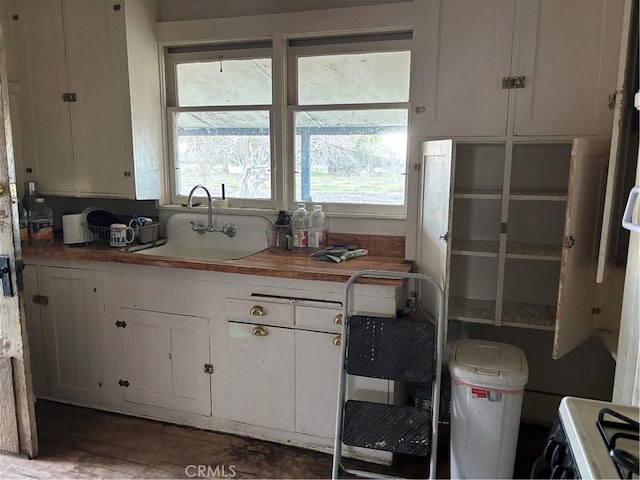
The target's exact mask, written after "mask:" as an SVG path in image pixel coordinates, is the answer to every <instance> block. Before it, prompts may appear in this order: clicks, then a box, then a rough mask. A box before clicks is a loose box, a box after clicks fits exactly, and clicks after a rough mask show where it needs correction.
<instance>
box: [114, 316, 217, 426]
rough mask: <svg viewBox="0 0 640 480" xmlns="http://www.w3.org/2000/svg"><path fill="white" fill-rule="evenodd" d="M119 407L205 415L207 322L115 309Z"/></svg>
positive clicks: (208, 394) (208, 405)
mask: <svg viewBox="0 0 640 480" xmlns="http://www.w3.org/2000/svg"><path fill="white" fill-rule="evenodd" d="M116 328H121V329H122V353H123V359H124V369H123V373H124V378H123V379H122V380H120V381H119V384H120V386H121V387H124V388H123V391H124V400H125V402H133V403H140V404H144V405H153V406H156V407H163V408H169V409H173V410H181V411H184V412H191V413H196V414H199V415H207V416H210V415H211V373H212V369H213V366H212V365H211V364H210V358H209V319H208V318H201V317H192V316H187V315H172V314H167V313H159V312H149V311H145V310H136V309H132V308H121V309H120V320H118V321H117V324H116Z"/></svg>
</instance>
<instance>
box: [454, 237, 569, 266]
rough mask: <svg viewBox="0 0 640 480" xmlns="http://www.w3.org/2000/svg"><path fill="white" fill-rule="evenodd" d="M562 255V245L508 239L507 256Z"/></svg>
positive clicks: (555, 258)
mask: <svg viewBox="0 0 640 480" xmlns="http://www.w3.org/2000/svg"><path fill="white" fill-rule="evenodd" d="M454 245H455V241H454ZM561 257H562V246H561V245H552V244H545V243H530V242H509V241H507V258H520V259H531V260H551V261H560V259H561Z"/></svg>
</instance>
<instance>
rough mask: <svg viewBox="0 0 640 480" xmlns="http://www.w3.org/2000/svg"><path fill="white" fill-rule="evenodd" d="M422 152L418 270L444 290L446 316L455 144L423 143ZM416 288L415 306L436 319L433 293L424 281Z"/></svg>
mask: <svg viewBox="0 0 640 480" xmlns="http://www.w3.org/2000/svg"><path fill="white" fill-rule="evenodd" d="M422 151H423V163H422V205H421V209H420V217H419V218H420V229H419V238H418V259H417V267H418V272H419V273H423V274H425V275H427V276H429V277H431V278H432V279H433V280H435V282H436V283H438V285H440V287H441V288H442V289H443V290H444V292H445V319H446V318H447V308H446V305H447V300H448V291H449V276H448V271H449V261H450V259H449V251H450V246H449V244H450V238H451V228H450V226H451V218H452V212H453V203H452V202H453V194H452V187H453V183H452V178H453V170H454V169H453V165H452V161H453V157H454V155H455V144H454V143H453V141H452V140H434V141H429V142H424V143H423V145H422ZM418 291H419V296H418V309H419V310H420V311H421V312H422V314H424V315H425V316H427V317H428V318H430V319H435V318H436V316H437V312H438V310H437V297H436V292H435V291H433V289H431V288H428V285H427V284H426V282H421V284H420V288H419V290H418ZM445 334H446V332H445ZM445 338H446V336H445Z"/></svg>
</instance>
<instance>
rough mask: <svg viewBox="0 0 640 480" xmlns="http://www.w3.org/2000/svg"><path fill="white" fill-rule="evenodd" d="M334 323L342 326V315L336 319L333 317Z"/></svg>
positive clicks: (338, 315)
mask: <svg viewBox="0 0 640 480" xmlns="http://www.w3.org/2000/svg"><path fill="white" fill-rule="evenodd" d="M333 323H335V324H336V325H342V314H341V313H339V314H337V315H336V316H335V317H333Z"/></svg>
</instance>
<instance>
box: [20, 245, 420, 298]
mask: <svg viewBox="0 0 640 480" xmlns="http://www.w3.org/2000/svg"><path fill="white" fill-rule="evenodd" d="M23 254H24V256H25V257H49V258H58V259H68V260H88V261H98V262H117V263H128V264H132V265H150V266H156V267H173V268H184V269H190V270H205V271H210V272H225V273H239V274H244V275H259V276H265V277H279V278H293V279H298V280H319V281H325V282H342V283H344V282H346V281H347V280H348V279H349V277H350V276H351V275H353V274H354V273H356V272H358V271H360V270H385V271H392V272H404V273H407V272H411V271H412V269H413V262H410V261H405V260H404V259H403V258H402V257H390V256H389V257H387V256H377V255H376V256H374V255H366V256H363V257H358V258H352V259H350V260H346V261H343V262H341V263H333V262H326V261H320V260H313V259H311V257H310V256H309V255H308V254H301V253H291V252H269V251H268V250H263V251H261V252H258V253H256V254H254V255H250V256H248V257H245V258H241V259H238V260H202V259H198V258H182V257H166V256H155V255H140V254H137V253H125V252H121V251H119V250H118V249H116V248H111V247H108V246H105V245H89V246H82V247H69V246H66V245H64V244H63V243H62V242H60V241H56V242H55V243H54V244H53V245H47V246H27V247H24V249H23ZM358 283H365V284H370V285H386V286H393V287H401V286H402V284H403V280H402V279H396V278H380V277H365V278H361V279H359V280H358Z"/></svg>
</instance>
